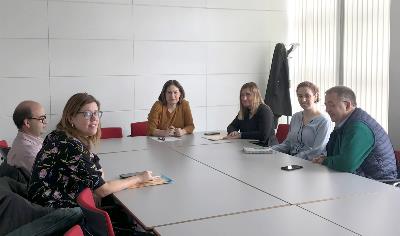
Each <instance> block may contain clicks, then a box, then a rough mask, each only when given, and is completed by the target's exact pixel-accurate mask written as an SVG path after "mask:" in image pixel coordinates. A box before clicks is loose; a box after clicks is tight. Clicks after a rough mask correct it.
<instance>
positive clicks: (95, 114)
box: [78, 111, 103, 120]
mask: <svg viewBox="0 0 400 236" xmlns="http://www.w3.org/2000/svg"><path fill="white" fill-rule="evenodd" d="M78 113H80V114H83V117H84V118H85V119H86V120H90V118H92V117H95V118H99V119H100V118H101V117H102V116H103V112H102V111H95V112H91V111H78Z"/></svg>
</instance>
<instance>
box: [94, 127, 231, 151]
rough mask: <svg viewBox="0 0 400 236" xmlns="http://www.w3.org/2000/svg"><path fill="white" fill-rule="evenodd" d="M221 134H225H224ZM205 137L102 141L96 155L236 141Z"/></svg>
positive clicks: (196, 135)
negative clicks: (174, 139) (156, 147)
mask: <svg viewBox="0 0 400 236" xmlns="http://www.w3.org/2000/svg"><path fill="white" fill-rule="evenodd" d="M221 133H222V134H224V132H221ZM205 137H206V136H204V135H203V133H195V134H193V135H185V136H184V137H180V138H177V139H178V140H176V141H172V142H168V141H162V140H158V138H157V137H147V136H137V137H124V138H111V139H102V140H100V144H99V145H97V147H96V149H95V153H98V154H103V153H112V152H126V151H134V150H144V149H150V148H152V147H153V146H159V145H167V146H171V147H180V146H194V145H209V144H219V143H228V142H233V141H235V140H218V141H211V140H208V139H206V138H205ZM154 139H156V140H154Z"/></svg>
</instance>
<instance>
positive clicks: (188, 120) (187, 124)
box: [182, 101, 194, 134]
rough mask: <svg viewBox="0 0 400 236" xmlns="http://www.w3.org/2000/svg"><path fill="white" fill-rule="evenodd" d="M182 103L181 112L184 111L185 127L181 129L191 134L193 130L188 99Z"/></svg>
mask: <svg viewBox="0 0 400 236" xmlns="http://www.w3.org/2000/svg"><path fill="white" fill-rule="evenodd" d="M182 105H183V113H184V114H183V117H184V125H185V127H184V128H183V129H185V130H186V132H187V133H188V134H191V133H193V130H194V124H193V117H192V111H191V110H190V106H189V102H188V101H184V102H183V103H182Z"/></svg>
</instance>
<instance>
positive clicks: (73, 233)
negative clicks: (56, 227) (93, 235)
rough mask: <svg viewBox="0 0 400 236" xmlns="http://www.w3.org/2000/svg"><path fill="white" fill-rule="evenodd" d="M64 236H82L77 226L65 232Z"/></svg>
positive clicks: (80, 229)
mask: <svg viewBox="0 0 400 236" xmlns="http://www.w3.org/2000/svg"><path fill="white" fill-rule="evenodd" d="M64 236H84V234H83V231H82V228H81V227H80V226H79V225H75V226H74V227H72V228H70V229H69V230H68V231H67V232H65V234H64Z"/></svg>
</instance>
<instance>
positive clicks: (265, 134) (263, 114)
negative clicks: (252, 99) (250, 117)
mask: <svg viewBox="0 0 400 236" xmlns="http://www.w3.org/2000/svg"><path fill="white" fill-rule="evenodd" d="M256 115H257V116H258V118H257V123H258V127H259V129H258V130H255V131H247V132H242V131H241V137H242V138H243V139H258V140H260V141H267V140H268V138H269V134H271V133H272V129H273V128H272V123H273V120H274V115H273V113H272V111H271V110H270V109H269V108H268V107H267V106H266V105H260V107H259V109H258V110H257V114H256Z"/></svg>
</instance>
